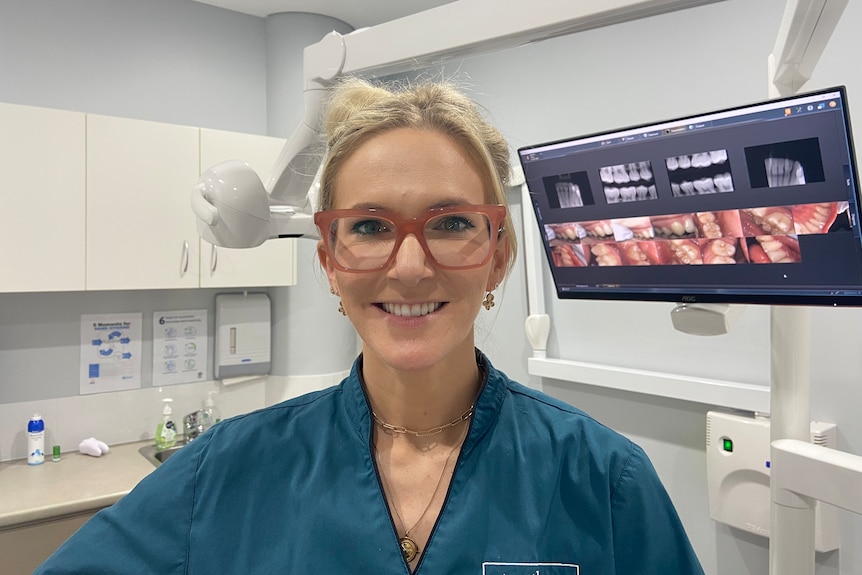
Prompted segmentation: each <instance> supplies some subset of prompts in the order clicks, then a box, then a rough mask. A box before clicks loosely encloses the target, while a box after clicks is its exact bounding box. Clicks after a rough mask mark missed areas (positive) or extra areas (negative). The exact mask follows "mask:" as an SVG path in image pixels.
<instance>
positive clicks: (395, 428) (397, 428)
mask: <svg viewBox="0 0 862 575" xmlns="http://www.w3.org/2000/svg"><path fill="white" fill-rule="evenodd" d="M473 407H474V406H472V405H471V406H470V409H468V410H467V411H465V412H464V413H462V414H461V415H459V416H458V417H456V418H455V419H453V420H452V421H450V422H449V423H446V424H443V425H438V426H437V427H432V428H431V429H426V430H424V431H414V430H413V429H407V428H406V427H404V426H401V425H392V424H391V423H386V422H385V421H383V420H382V419H380V417H379V416H378V415H377V414H376V413H374V412H373V411H372V412H371V417H373V418H374V422H375V423H376V424H377V425H379V426H380V427H382V428H383V429H385V430H386V431H388V432H389V433H404V434H407V435H413V436H415V437H428V436H429V435H437V434H438V433H441V432H442V431H443V430H446V429H449V428H450V427H455V426H456V425H458V424H459V423H461V422H462V421H467V420H468V419H470V418H471V417H472V416H473Z"/></svg>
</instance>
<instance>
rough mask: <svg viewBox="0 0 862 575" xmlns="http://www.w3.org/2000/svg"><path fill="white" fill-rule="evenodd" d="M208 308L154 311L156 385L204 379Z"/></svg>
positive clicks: (205, 372)
mask: <svg viewBox="0 0 862 575" xmlns="http://www.w3.org/2000/svg"><path fill="white" fill-rule="evenodd" d="M206 374H207V310H205V309H195V310H186V311H163V312H159V311H157V312H153V385H154V386H161V385H173V384H175V383H189V382H195V381H203V380H204V379H205V378H206Z"/></svg>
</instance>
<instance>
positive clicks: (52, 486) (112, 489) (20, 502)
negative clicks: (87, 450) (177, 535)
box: [0, 440, 155, 530]
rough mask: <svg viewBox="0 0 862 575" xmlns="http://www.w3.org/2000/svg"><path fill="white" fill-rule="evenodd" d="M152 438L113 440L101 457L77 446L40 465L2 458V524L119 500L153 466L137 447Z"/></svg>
mask: <svg viewBox="0 0 862 575" xmlns="http://www.w3.org/2000/svg"><path fill="white" fill-rule="evenodd" d="M150 443H152V440H150V441H138V442H135V443H124V444H119V445H112V446H111V450H110V451H109V452H108V453H106V454H105V455H103V456H101V457H91V456H89V455H82V454H80V453H78V452H69V453H64V454H62V456H61V458H60V461H57V462H54V461H51V456H50V454H48V456H47V457H46V458H45V463H43V464H42V465H27V460H26V459H18V460H15V461H6V462H3V463H0V530H3V529H8V528H12V527H19V526H24V525H27V524H33V523H40V522H42V521H47V520H51V519H56V518H60V517H64V516H69V515H77V514H80V513H86V512H93V511H98V510H99V509H102V508H104V507H108V506H110V505H113V504H114V503H116V502H117V501H118V500H119V499H120V498H121V497H122V496H123V495H125V494H127V493H128V492H129V491H131V490H132V488H133V487H134V486H135V485H137V484H138V482H139V481H140V480H141V479H143V478H144V477H146V476H147V475H149V474H150V473H152V472H153V471H154V470H155V467H153V464H152V463H150V462H149V461H147V460H146V459H145V458H144V457H143V456H142V455H141V454H140V453H138V449H140V448H141V447H143V446H144V445H149V444H150Z"/></svg>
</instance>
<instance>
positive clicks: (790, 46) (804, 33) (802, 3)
mask: <svg viewBox="0 0 862 575" xmlns="http://www.w3.org/2000/svg"><path fill="white" fill-rule="evenodd" d="M848 1H849V0H788V1H787V5H786V6H785V8H784V16H783V17H782V19H781V25H780V27H779V29H778V37H777V38H776V40H775V46H774V47H773V48H772V54H770V55H769V62H768V64H769V96H770V97H772V98H777V97H779V96H790V95H792V94H795V93H796V92H798V91H799V90H800V88H802V85H803V84H805V82H807V81H808V79H809V78H811V73H812V72H813V71H814V67H815V66H816V65H817V61H818V60H820V56H821V55H822V54H823V50H824V49H825V48H826V45H827V44H828V43H829V38H830V37H831V36H832V32H833V31H834V30H835V26H836V25H837V24H838V20H839V19H840V18H841V14H842V13H843V12H844V8H846V7H847V2H848Z"/></svg>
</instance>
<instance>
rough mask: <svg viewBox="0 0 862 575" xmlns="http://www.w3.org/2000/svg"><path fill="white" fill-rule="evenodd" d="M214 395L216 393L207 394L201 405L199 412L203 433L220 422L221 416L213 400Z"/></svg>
mask: <svg viewBox="0 0 862 575" xmlns="http://www.w3.org/2000/svg"><path fill="white" fill-rule="evenodd" d="M214 393H218V392H216V391H210V392H209V393H208V394H207V398H206V399H205V400H204V403H203V409H202V410H201V425H202V426H203V430H204V431H206V430H207V429H209V428H210V427H212V426H213V425H215V424H216V423H218V422H219V421H221V414H220V413H219V410H218V407H217V406H216V404H215V401H214V400H213V394H214Z"/></svg>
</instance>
